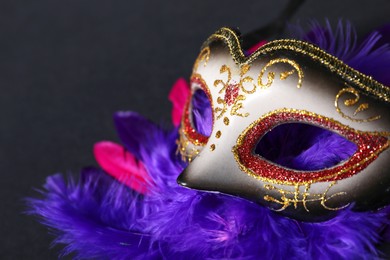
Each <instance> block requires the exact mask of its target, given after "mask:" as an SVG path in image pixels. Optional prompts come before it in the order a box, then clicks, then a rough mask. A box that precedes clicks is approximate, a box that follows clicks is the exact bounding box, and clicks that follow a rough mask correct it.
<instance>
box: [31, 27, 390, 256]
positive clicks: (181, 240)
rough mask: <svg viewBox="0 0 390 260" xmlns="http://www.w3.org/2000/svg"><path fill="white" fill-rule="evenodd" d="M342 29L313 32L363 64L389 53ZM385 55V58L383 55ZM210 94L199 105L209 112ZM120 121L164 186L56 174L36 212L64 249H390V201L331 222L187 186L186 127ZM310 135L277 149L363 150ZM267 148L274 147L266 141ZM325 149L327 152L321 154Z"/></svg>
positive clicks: (339, 156)
mask: <svg viewBox="0 0 390 260" xmlns="http://www.w3.org/2000/svg"><path fill="white" fill-rule="evenodd" d="M338 30H339V31H337V30H336V33H333V32H331V31H329V28H328V29H327V30H320V29H318V30H317V29H315V30H314V31H313V32H312V35H311V36H310V35H309V36H310V39H311V40H312V42H314V43H316V44H317V45H320V46H326V47H327V48H329V49H328V51H330V50H333V51H334V53H337V54H339V55H341V56H342V57H341V58H345V59H347V60H348V61H350V62H351V64H355V65H356V66H362V67H361V68H363V67H364V61H363V58H364V57H378V55H379V54H378V53H382V54H383V53H387V52H386V51H385V48H384V47H383V48H382V47H375V48H376V49H375V48H374V47H372V46H374V45H375V44H376V43H378V40H375V39H376V38H375V37H376V36H375V37H374V36H373V37H371V38H368V40H367V42H366V43H365V44H364V45H363V47H359V48H358V47H356V46H357V45H356V46H355V45H354V44H355V43H354V40H351V39H352V38H353V37H354V36H353V33H352V31H351V30H350V28H349V29H348V28H346V29H343V31H340V30H341V29H338ZM309 36H308V37H309ZM373 42H375V43H373ZM336 45H341V46H342V47H336ZM323 48H324V47H323ZM381 48H382V49H381ZM386 48H387V47H386ZM378 49H380V51H378ZM360 52H362V53H365V54H364V55H362V54H359V53H360ZM351 53H354V54H351ZM358 57H360V58H359V59H358ZM379 58H380V57H378V59H379ZM378 63H381V64H385V63H383V60H382V59H380V60H379V61H378ZM351 66H352V65H351ZM203 98H204V97H203ZM200 99H201V100H198V101H199V102H198V101H195V103H196V106H195V107H196V109H197V110H199V111H201V110H202V107H203V106H204V108H205V109H206V110H207V109H208V104H207V102H204V100H203V101H202V97H201V98H200ZM194 117H196V118H195V120H197V127H198V128H197V129H203V130H205V132H204V133H205V134H207V133H208V132H207V129H210V125H211V123H210V122H211V120H210V119H211V114H210V113H209V112H205V113H194ZM115 124H116V126H117V130H118V133H119V136H120V138H121V140H122V142H123V145H124V146H125V147H126V149H127V150H128V151H129V152H131V153H133V154H134V155H135V156H136V157H137V159H139V160H140V161H142V162H143V164H144V165H145V167H146V169H147V171H148V174H149V176H150V177H151V179H152V181H153V183H154V184H155V185H154V186H153V187H152V188H151V190H150V192H148V194H147V195H145V196H142V195H140V194H138V193H137V192H135V191H133V190H131V189H130V188H128V187H126V186H125V185H122V184H120V183H118V182H117V181H116V180H114V179H113V178H111V177H109V176H108V175H106V174H105V173H104V172H103V171H101V170H98V169H86V170H84V171H82V173H81V175H80V179H79V180H77V181H76V180H74V179H73V178H70V179H69V180H68V181H66V180H64V178H63V177H61V175H54V176H51V177H49V178H48V179H47V182H46V185H45V190H44V191H42V198H41V199H29V201H28V202H29V205H30V213H31V214H34V215H37V216H39V217H40V219H41V221H42V223H43V224H45V225H46V226H48V227H49V228H50V229H52V230H53V231H54V232H55V234H56V235H57V239H56V240H55V241H54V243H55V244H64V245H65V248H64V250H63V254H70V253H74V254H75V255H76V257H78V258H99V259H226V258H230V259H298V258H299V259H375V258H379V257H381V256H382V255H381V253H380V252H379V250H378V249H377V248H376V246H377V245H380V244H381V243H383V242H384V241H387V239H390V231H389V229H390V228H389V227H390V225H389V224H390V223H389V216H390V207H387V208H385V209H382V210H380V211H377V212H353V211H351V210H350V209H349V208H347V209H344V210H342V211H339V212H338V215H336V216H335V217H334V218H333V219H331V220H329V221H326V222H321V223H304V222H299V221H295V220H291V219H289V218H285V217H282V216H280V215H277V214H275V213H274V212H272V211H270V210H268V209H266V208H264V207H261V206H259V205H257V204H254V203H251V202H249V201H246V200H243V199H239V198H235V197H231V196H227V195H223V194H217V193H208V192H202V191H195V190H189V189H186V188H183V187H180V186H179V185H177V183H176V178H177V176H178V175H179V173H180V172H181V171H182V170H183V169H184V167H185V166H186V165H185V163H183V162H182V161H181V160H180V158H179V157H178V155H177V153H176V149H177V146H176V142H175V141H176V139H177V129H175V130H173V131H165V130H163V129H162V128H161V127H159V126H157V125H154V124H153V123H151V122H149V121H147V120H146V119H144V118H142V117H141V116H139V115H138V114H136V113H132V112H121V113H118V114H116V115H115ZM297 125H298V124H296V125H295V126H292V127H291V126H290V129H279V130H278V129H276V131H271V132H274V133H273V134H272V135H270V136H268V137H267V138H265V139H264V142H265V143H264V144H263V145H266V146H268V147H273V146H274V145H275V146H276V145H278V142H280V141H281V140H283V133H284V134H286V133H288V132H289V131H292V132H291V133H294V131H295V132H296V130H297V128H296V127H297ZM285 127H286V126H285ZM287 127H288V126H287ZM286 131H287V132H286ZM302 134H303V135H304V136H303V137H300V138H301V139H305V145H304V146H302V147H301V148H299V149H297V147H296V146H294V143H285V145H286V147H285V148H284V150H279V151H276V153H273V154H272V153H271V154H270V156H271V157H272V156H273V157H272V158H274V159H275V160H280V161H281V162H283V160H284V162H286V165H292V166H294V167H298V168H302V169H311V168H310V167H312V168H313V167H314V168H318V167H329V166H330V165H334V164H335V163H337V162H339V161H342V160H344V159H345V158H348V157H349V156H350V154H351V153H353V151H354V149H356V147H354V146H353V144H352V145H351V144H350V143H348V141H345V143H343V145H344V146H347V147H348V149H343V150H342V149H340V146H339V145H338V144H337V143H338V142H340V141H341V142H343V140H342V139H340V138H342V137H340V136H338V135H336V134H333V133H331V132H329V131H324V130H323V129H315V130H314V129H309V130H308V129H305V130H304V131H303V132H302ZM295 139H297V138H295ZM288 140H291V141H294V138H289V139H288ZM262 149H263V150H267V149H265V148H264V147H263V148H262V147H261V145H260V147H259V151H260V150H262ZM292 155H294V156H292ZM320 155H321V156H325V157H326V160H324V161H322V160H318V158H320ZM308 162H309V163H308Z"/></svg>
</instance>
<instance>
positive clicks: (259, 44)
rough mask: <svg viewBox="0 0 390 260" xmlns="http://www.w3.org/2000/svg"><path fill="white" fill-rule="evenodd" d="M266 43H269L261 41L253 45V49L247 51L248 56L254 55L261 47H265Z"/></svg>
mask: <svg viewBox="0 0 390 260" xmlns="http://www.w3.org/2000/svg"><path fill="white" fill-rule="evenodd" d="M266 43H267V41H260V42H258V43H256V44H255V45H253V46H252V47H250V48H249V49H248V50H247V54H248V55H250V54H252V53H254V52H255V51H257V49H258V48H260V47H261V46H263V45H264V44H266Z"/></svg>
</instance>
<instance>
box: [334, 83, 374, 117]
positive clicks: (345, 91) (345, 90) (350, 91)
mask: <svg viewBox="0 0 390 260" xmlns="http://www.w3.org/2000/svg"><path fill="white" fill-rule="evenodd" d="M343 94H350V95H354V96H355V98H353V99H347V100H345V101H344V105H345V106H347V107H351V106H354V105H356V103H357V102H359V99H360V95H359V92H358V91H357V90H356V89H354V88H352V87H348V88H343V89H342V90H340V91H339V93H337V95H336V99H335V101H334V105H335V107H336V110H337V112H338V113H339V114H340V115H341V116H342V117H344V118H347V119H349V120H351V121H353V122H371V121H375V120H378V119H380V118H381V116H380V115H377V116H371V117H369V118H366V119H356V118H352V117H350V116H347V115H346V114H345V113H344V112H343V111H342V110H341V108H340V106H339V99H340V97H341V96H342V95H343ZM368 108H369V105H368V104H367V103H363V104H361V105H360V106H359V107H358V108H357V109H356V110H355V112H354V113H353V116H356V115H357V114H358V113H359V112H362V111H365V110H367V109H368Z"/></svg>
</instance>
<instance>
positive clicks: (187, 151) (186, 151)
mask: <svg viewBox="0 0 390 260" xmlns="http://www.w3.org/2000/svg"><path fill="white" fill-rule="evenodd" d="M176 145H177V149H176V154H179V153H180V158H181V160H182V161H183V162H188V163H190V162H192V160H193V159H194V158H195V157H196V156H197V155H198V154H199V153H200V150H199V149H197V148H196V147H190V146H189V145H190V142H189V141H188V139H186V137H185V135H184V131H183V128H182V127H181V128H180V129H179V139H178V140H176Z"/></svg>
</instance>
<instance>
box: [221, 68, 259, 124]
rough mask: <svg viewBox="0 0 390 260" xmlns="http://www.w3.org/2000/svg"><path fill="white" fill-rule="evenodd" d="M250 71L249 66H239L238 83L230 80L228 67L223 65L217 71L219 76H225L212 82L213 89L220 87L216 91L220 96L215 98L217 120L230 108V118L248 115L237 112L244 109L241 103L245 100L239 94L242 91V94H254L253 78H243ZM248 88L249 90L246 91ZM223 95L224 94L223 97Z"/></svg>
mask: <svg viewBox="0 0 390 260" xmlns="http://www.w3.org/2000/svg"><path fill="white" fill-rule="evenodd" d="M249 70H250V65H243V66H240V79H239V82H238V83H236V81H234V80H232V72H231V69H230V67H229V66H228V65H226V64H224V65H222V66H221V68H220V69H219V73H220V74H227V79H226V80H225V81H224V80H221V79H217V80H215V81H214V87H220V88H221V89H220V90H219V91H218V93H219V94H222V95H221V96H219V97H218V98H217V104H218V105H219V106H218V107H216V108H215V110H214V112H215V113H216V114H217V120H218V119H220V118H221V117H222V116H223V115H224V114H225V113H226V112H227V111H228V109H229V108H230V115H231V116H240V117H247V116H249V113H241V112H239V110H241V109H242V108H244V105H243V103H242V102H241V101H244V100H245V99H246V97H245V95H243V94H240V91H242V92H243V93H244V94H253V93H255V92H256V84H254V83H253V78H252V77H250V76H245V75H246V74H247V73H248V71H249ZM248 87H249V89H248ZM223 93H225V94H224V95H223Z"/></svg>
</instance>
